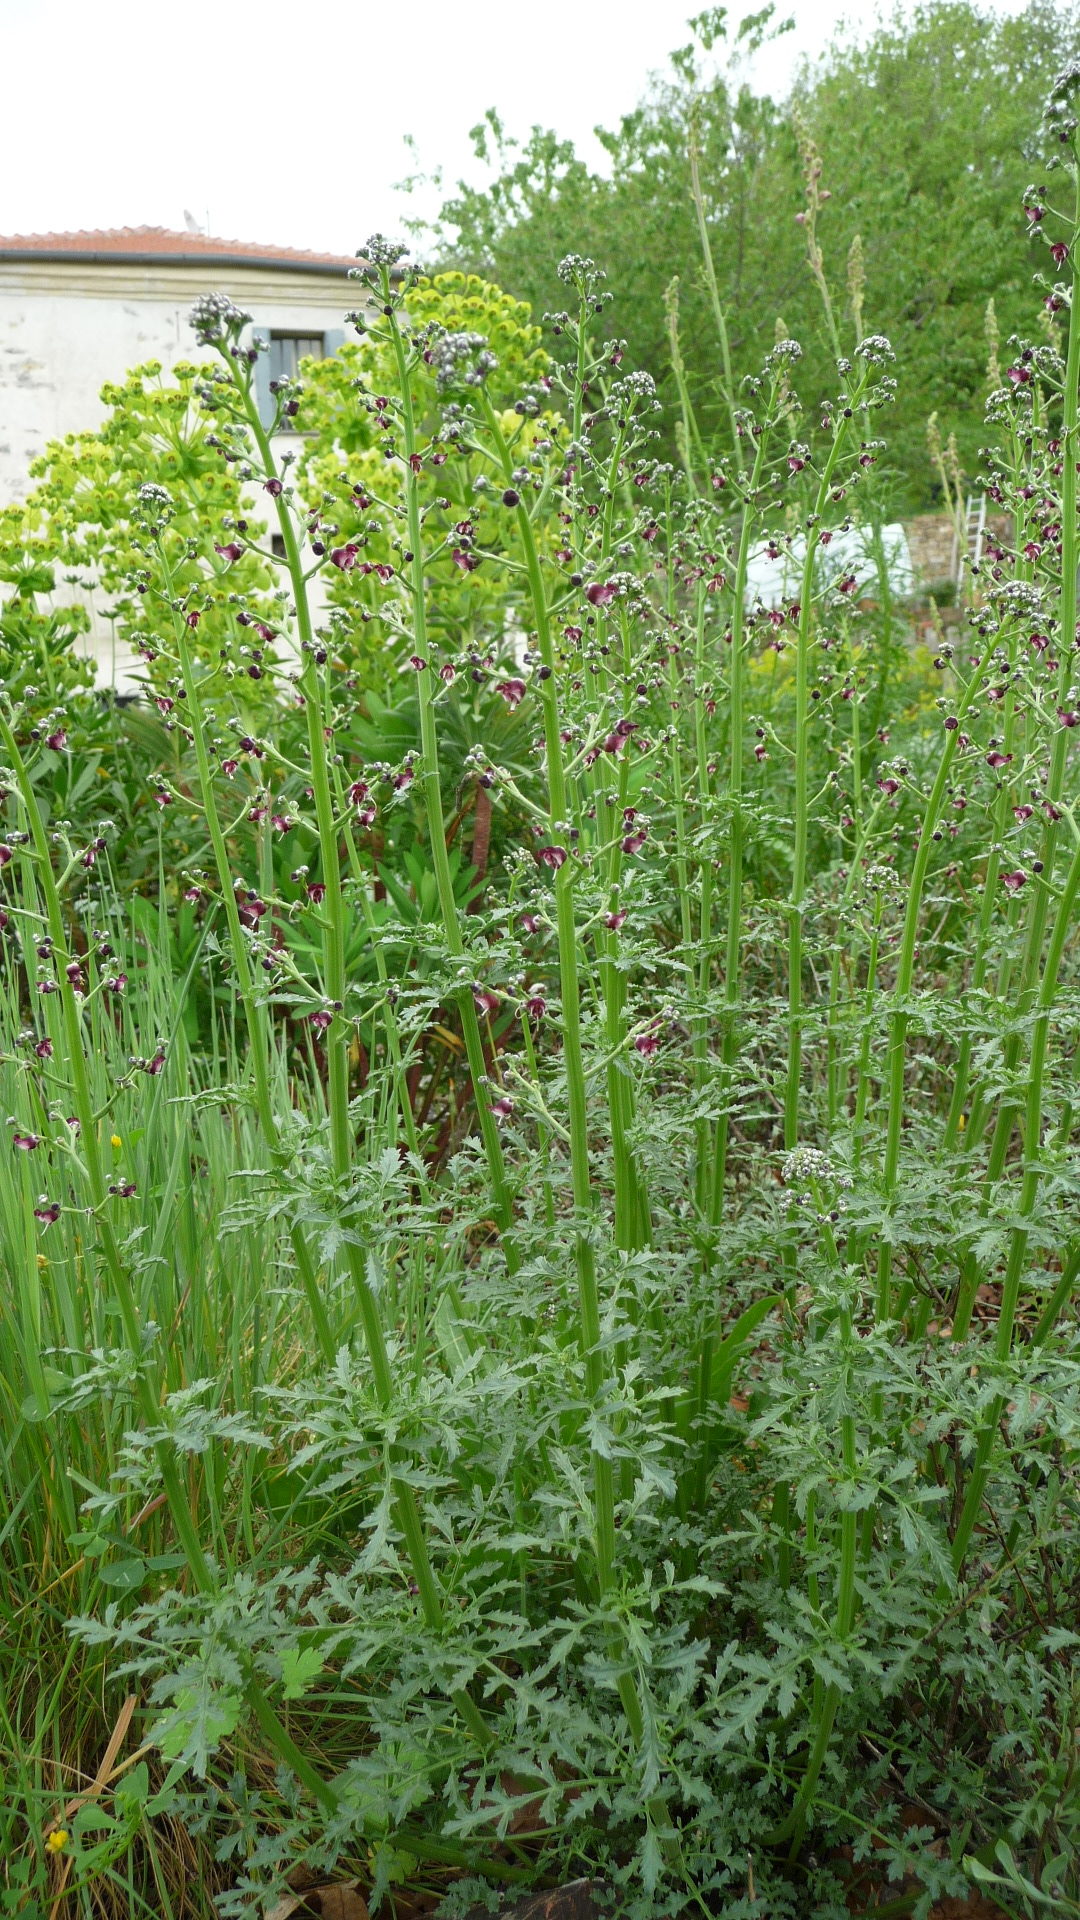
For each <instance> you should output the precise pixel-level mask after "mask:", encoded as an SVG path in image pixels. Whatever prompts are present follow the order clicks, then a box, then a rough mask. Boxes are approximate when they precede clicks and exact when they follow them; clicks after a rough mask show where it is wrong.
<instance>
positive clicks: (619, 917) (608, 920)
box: [604, 907, 628, 933]
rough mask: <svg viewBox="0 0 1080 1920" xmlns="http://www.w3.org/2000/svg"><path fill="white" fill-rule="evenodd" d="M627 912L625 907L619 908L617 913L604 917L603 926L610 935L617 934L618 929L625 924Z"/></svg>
mask: <svg viewBox="0 0 1080 1920" xmlns="http://www.w3.org/2000/svg"><path fill="white" fill-rule="evenodd" d="M627 912H628V909H627V908H626V907H620V908H619V910H618V912H617V913H608V914H605V915H604V925H605V927H607V929H608V931H609V932H610V933H618V931H619V928H620V927H621V926H623V925H624V924H625V921H626V915H627Z"/></svg>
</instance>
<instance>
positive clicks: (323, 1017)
mask: <svg viewBox="0 0 1080 1920" xmlns="http://www.w3.org/2000/svg"><path fill="white" fill-rule="evenodd" d="M333 1017H334V1016H333V1014H332V1013H331V1011H330V1009H329V1007H320V1008H319V1011H318V1013H309V1014H308V1025H309V1026H312V1027H314V1029H315V1031H316V1033H325V1032H326V1029H327V1027H328V1026H329V1025H330V1022H331V1020H332V1019H333Z"/></svg>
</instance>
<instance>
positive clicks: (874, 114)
mask: <svg viewBox="0 0 1080 1920" xmlns="http://www.w3.org/2000/svg"><path fill="white" fill-rule="evenodd" d="M716 27H717V23H716V22H715V21H712V22H711V24H710V21H709V20H707V19H706V18H705V16H703V18H702V22H700V23H698V32H697V35H696V45H693V46H691V47H690V48H688V49H686V50H684V51H683V52H682V53H681V54H680V55H678V56H676V57H675V59H674V61H673V68H674V71H673V74H672V76H671V78H670V79H668V80H663V81H659V82H657V83H656V84H655V86H654V88H653V90H652V91H651V92H650V93H649V95H647V97H646V98H645V99H644V100H643V101H642V103H641V104H640V106H639V107H637V108H636V109H635V110H634V112H633V113H631V114H628V115H626V116H625V117H624V118H623V119H622V121H620V123H619V125H618V127H617V128H615V129H613V130H612V131H610V132H609V133H606V134H605V135H603V139H604V144H605V146H606V147H607V150H608V154H609V161H610V176H600V175H596V174H592V173H590V172H589V170H588V168H587V167H586V166H585V164H584V162H583V161H582V160H580V159H579V158H578V157H577V155H576V154H575V153H574V150H573V148H572V146H571V145H570V143H568V142H566V141H561V140H559V139H558V138H557V137H556V135H555V134H554V133H550V132H546V131H542V130H541V129H538V128H536V129H534V130H533V132H532V134H531V136H530V137H529V138H528V140H526V141H525V143H524V144H523V145H522V146H521V147H520V148H518V147H516V145H515V143H514V141H513V140H512V139H511V138H510V137H509V136H508V135H507V133H506V132H505V130H504V128H503V126H502V123H501V122H500V120H499V119H498V116H497V115H495V114H491V115H489V116H488V119H487V121H486V123H485V124H484V125H483V126H482V127H481V128H478V129H477V130H476V133H475V135H474V140H475V144H476V149H477V153H478V155H479V157H480V158H481V159H483V160H484V161H486V162H487V164H488V165H489V167H490V168H491V177H490V178H489V179H488V180H486V181H485V182H484V183H483V185H482V186H480V187H475V188H473V187H467V186H464V185H462V186H459V188H458V190H457V192H456V194H455V195H454V197H453V198H451V199H450V200H449V201H447V203H446V205H445V206H444V208H443V211H442V216H441V223H440V226H439V228H438V229H437V233H436V236H435V242H434V246H435V251H436V253H437V254H438V255H439V256H440V257H442V258H446V259H451V260H454V261H456V262H460V263H462V264H464V265H465V266H468V267H472V268H474V269H478V270H480V271H483V272H486V273H490V274H491V275H492V276H493V277H494V278H495V279H497V280H498V281H499V283H500V284H501V285H503V286H506V287H508V288H510V289H511V290H512V291H513V292H514V293H516V294H518V295H519V296H520V297H522V298H524V299H526V300H528V301H529V302H530V303H531V305H532V306H533V307H534V309H535V310H536V311H538V312H539V311H542V310H543V309H545V308H554V307H556V306H557V305H559V304H561V296H560V293H559V286H558V279H557V275H556V265H557V262H558V260H559V259H560V258H561V256H562V255H563V254H564V253H565V252H566V251H567V250H568V249H569V248H571V247H575V248H579V249H583V250H585V251H588V252H589V253H592V254H593V255H594V256H595V257H596V258H597V259H598V260H599V262H600V263H601V265H602V266H606V267H608V268H609V270H610V271H611V272H612V276H613V279H614V278H615V277H616V269H617V266H618V263H619V262H621V261H624V260H633V262H634V272H633V275H632V276H630V277H629V280H626V279H625V278H624V277H623V276H618V277H619V288H618V292H619V303H618V307H617V310H616V314H617V325H618V328H619V331H620V332H621V333H624V334H625V335H626V337H627V340H628V343H629V347H630V352H631V356H632V358H633V359H634V361H635V362H636V363H637V364H641V365H646V366H649V367H651V368H652V369H653V370H654V371H655V372H656V373H657V376H658V377H659V376H660V373H661V370H664V374H665V393H666V397H667V398H668V400H669V402H671V403H673V402H674V399H675V394H674V386H673V383H672V375H671V372H670V368H671V354H670V347H669V341H668V338H667V334H666V329H665V326H664V293H665V290H666V289H667V287H668V285H669V283H670V281H671V279H672V276H673V275H675V276H678V279H679V282H680V290H681V308H682V312H681V320H682V325H681V338H682V350H683V355H684V358H685V361H686V369H687V378H688V382H689V388H690V393H691V397H692V400H693V404H694V407H695V409H696V411H697V414H698V417H699V419H700V421H701V423H702V431H703V433H704V436H705V438H706V439H709V438H710V436H713V435H715V434H716V433H717V432H718V431H719V429H720V425H721V422H722V420H723V415H724V401H723V397H722V394H721V393H720V391H719V389H718V386H717V366H718V342H717V336H716V327H715V322H714V319H713V315H712V312H711V304H710V297H709V291H708V287H707V284H706V281H705V277H704V275H703V272H702V266H701V252H700V243H699V234H698V225H697V215H696V210H695V206H694V202H693V194H692V187H691V168H690V159H689V154H690V148H691V145H693V146H694V148H695V149H696V152H697V155H698V167H699V176H700V182H701V195H702V206H703V210H704V215H705V219H706V222H707V228H708V233H709V237H710V243H711V247H712V251H713V257H714V261H715V268H716V275H717V281H718V285H719V289H720V295H721V299H722V302H723V306H724V310H725V312H726V314H727V316H728V327H729V331H730V344H731V356H732V362H733V367H734V372H735V376H736V379H737V380H738V379H739V378H741V377H742V376H743V375H745V374H747V373H751V372H753V371H754V370H755V369H756V368H757V366H758V365H759V364H760V362H761V360H762V358H763V357H764V355H765V353H766V352H767V351H768V349H769V347H770V346H771V345H772V342H773V339H774V329H775V328H776V325H777V317H778V316H779V315H782V316H783V323H784V330H785V331H786V332H787V333H788V334H790V335H794V337H795V338H796V339H797V340H799V341H800V343H801V344H802V346H803V348H804V350H805V352H806V354H807V364H806V367H805V368H804V378H803V380H802V382H801V386H802V391H803V393H804V395H805V397H806V399H807V402H808V403H811V402H812V401H813V400H815V399H817V398H820V397H822V396H823V395H824V394H825V393H827V391H828V389H829V385H830V378H831V374H830V369H831V364H832V358H833V351H834V350H833V346H832V342H831V340H830V338H829V333H828V328H827V326H826V323H825V318H824V315H823V313H822V308H821V301H820V297H819V293H818V290H817V289H816V287H815V285H814V281H813V277H812V275H811V273H810V272H809V271H808V267H807V258H806V236H805V230H804V229H803V228H801V227H800V226H799V225H798V224H797V223H796V217H797V216H798V217H799V218H801V217H802V216H803V215H804V213H805V210H806V204H807V202H806V192H805V181H804V177H803V160H802V157H801V155H800V151H799V142H798V139H797V138H796V129H795V127H794V125H793V122H792V117H791V116H792V111H793V110H794V109H797V111H798V113H799V114H801V116H802V119H803V122H804V124H805V128H806V130H807V133H808V134H809V136H810V138H811V140H812V141H813V143H814V144H815V146H816V148H817V150H818V153H819V154H820V156H821V158H822V162H823V166H824V173H823V176H822V179H821V185H822V186H823V188H824V189H825V190H826V191H827V194H828V202H827V205H826V206H825V207H824V210H823V212H822V216H821V220H820V227H819V237H820V244H821V248H822V250H823V254H824V270H825V275H826V278H827V282H828V285H829V287H830V289H831V298H832V302H833V305H834V309H835V312H836V315H837V318H838V323H839V325H840V328H841V332H842V334H843V337H844V340H845V342H846V343H847V350H848V351H850V350H851V347H852V346H853V345H854V330H853V328H852V321H851V317H850V301H849V288H848V286H847V278H846V277H847V262H848V259H849V255H850V251H851V247H852V244H853V242H854V240H855V237H856V236H857V235H858V236H860V237H861V242H862V248H863V257H864V263H865V292H864V294H863V309H864V314H865V328H866V329H868V330H879V331H881V332H882V333H885V334H887V335H888V336H889V338H890V340H891V341H892V344H893V347H894V348H895V350H896V352H897V354H898V356H899V359H900V362H901V364H902V365H903V366H904V367H905V368H906V369H908V370H909V376H910V377H909V379H907V380H906V381H905V382H904V386H903V389H902V391H901V393H900V396H899V399H898V404H897V409H896V412H895V414H894V416H893V418H892V420H891V422H890V427H889V455H890V461H891V462H892V464H893V465H894V467H895V468H896V469H897V470H898V481H897V487H896V503H897V507H898V508H899V509H906V510H908V511H911V510H913V509H914V510H919V509H921V508H923V507H925V506H926V505H927V504H928V503H929V501H930V500H931V498H932V494H933V484H934V482H933V475H932V473H931V471H930V469H929V464H928V462H927V459H926V453H925V423H926V418H927V416H928V415H929V414H930V413H931V412H932V411H935V410H936V411H937V412H938V413H939V414H940V416H941V418H942V420H943V421H945V422H946V423H947V426H948V427H949V428H950V429H952V428H955V430H956V433H957V437H958V442H959V447H960V454H961V460H962V464H963V466H964V469H965V471H966V473H967V476H968V479H969V481H973V480H974V477H975V474H976V473H977V471H978V448H979V445H980V442H981V436H982V423H981V415H982V401H983V397H984V395H985V392H986V389H987V374H986V368H987V348H986V340H985V331H984V327H985V312H986V304H987V301H988V299H990V298H993V300H994V301H995V304H996V307H997V313H998V320H999V325H1000V330H1001V334H1002V337H1003V338H1006V339H1007V338H1008V336H1009V335H1010V333H1012V332H1014V331H1016V330H1018V329H1021V328H1022V327H1023V326H1024V325H1025V318H1026V313H1027V311H1028V284H1029V274H1030V266H1029V264H1028V263H1027V262H1025V258H1024V248H1023V245H1022V243H1021V241H1020V238H1019V232H1020V227H1021V219H1020V215H1019V203H1020V199H1021V195H1022V194H1023V193H1024V191H1025V188H1026V186H1027V184H1028V182H1029V180H1030V179H1031V174H1032V162H1031V160H1030V159H1029V158H1027V157H1026V149H1027V143H1028V139H1029V135H1030V131H1031V128H1032V126H1033V125H1034V123H1035V121H1036V119H1037V117H1038V113H1039V110H1040V108H1041V104H1042V100H1043V97H1044V95H1045V93H1046V91H1047V89H1048V86H1049V83H1050V80H1051V78H1052V76H1053V75H1054V73H1056V71H1057V69H1058V68H1059V67H1060V66H1061V65H1062V63H1063V62H1064V61H1065V60H1067V59H1068V58H1069V57H1070V56H1072V55H1074V54H1075V52H1076V50H1077V48H1078V47H1080V25H1078V22H1077V18H1076V13H1075V9H1074V8H1073V7H1072V6H1071V5H1061V6H1059V5H1056V4H1053V0H1034V4H1031V5H1028V6H1027V7H1026V8H1025V9H1024V11H1023V12H1022V13H1021V14H1019V15H1017V16H1016V17H1013V18H1003V17H1001V16H1000V15H998V14H996V13H993V12H988V11H984V10H982V9H981V8H980V7H978V6H976V5H969V4H967V0H932V3H931V4H926V5H922V6H920V7H918V8H917V9H916V10H915V12H914V13H913V14H911V15H910V16H909V15H905V16H904V17H903V19H902V20H901V19H899V18H898V19H896V20H893V21H891V22H888V23H886V24H884V25H881V26H879V27H877V28H875V30H874V31H873V32H871V33H870V34H869V35H868V36H867V37H866V38H865V41H854V42H852V41H848V40H845V39H844V38H842V37H838V38H837V39H836V40H835V41H834V42H833V43H832V44H831V45H830V46H828V47H825V48H823V50H822V53H821V55H820V57H819V58H818V59H817V60H816V61H815V62H813V63H811V64H810V65H809V66H808V67H807V68H806V69H805V71H804V72H803V74H802V75H801V77H800V78H799V79H798V81H797V82H796V85H795V88H794V91H793V94H792V97H791V100H790V101H788V102H787V103H784V104H777V103H775V102H773V101H772V100H771V99H769V98H768V97H767V96H762V95H758V94H756V93H755V92H754V91H753V90H752V89H751V87H750V86H749V85H748V84H746V83H745V82H742V81H740V80H739V77H738V64H737V57H736V58H734V60H733V63H732V65H731V66H730V68H729V70H728V72H727V73H725V72H724V71H723V70H721V72H720V73H719V74H717V75H716V76H715V77H710V63H709V61H708V60H707V59H706V58H705V55H706V53H707V51H708V47H709V46H711V45H712V44H713V41H714V38H715V32H716ZM723 30H724V29H723V23H722V22H721V23H720V28H719V31H720V34H721V36H722V35H723ZM759 31H760V29H759ZM731 48H732V53H733V55H736V56H737V51H738V41H737V37H734V36H732V37H731Z"/></svg>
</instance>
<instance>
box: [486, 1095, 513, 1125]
mask: <svg viewBox="0 0 1080 1920" xmlns="http://www.w3.org/2000/svg"><path fill="white" fill-rule="evenodd" d="M491 1111H492V1113H493V1114H494V1115H495V1118H496V1119H497V1120H509V1118H510V1115H511V1114H512V1113H513V1111H514V1103H513V1101H512V1100H511V1098H510V1095H509V1094H508V1093H504V1094H501V1095H500V1097H499V1099H498V1100H493V1101H492V1103H491Z"/></svg>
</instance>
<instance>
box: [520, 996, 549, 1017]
mask: <svg viewBox="0 0 1080 1920" xmlns="http://www.w3.org/2000/svg"><path fill="white" fill-rule="evenodd" d="M525 1011H526V1013H527V1014H528V1016H529V1019H530V1020H542V1019H543V1017H544V1015H545V1013H546V1012H547V1001H546V1000H545V999H544V996H543V994H542V993H530V995H529V997H528V999H527V1000H526V1002H525Z"/></svg>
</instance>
